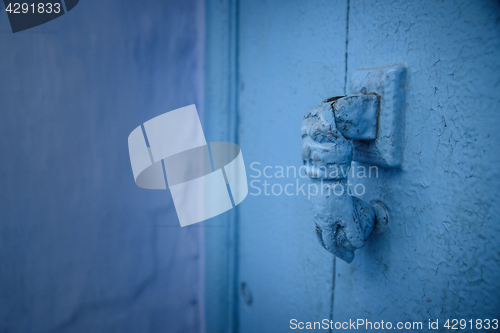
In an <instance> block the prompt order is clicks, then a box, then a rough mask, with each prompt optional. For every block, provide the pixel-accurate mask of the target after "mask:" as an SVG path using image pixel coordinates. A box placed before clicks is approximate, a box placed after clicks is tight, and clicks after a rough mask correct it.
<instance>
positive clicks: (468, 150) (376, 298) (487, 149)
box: [206, 0, 500, 332]
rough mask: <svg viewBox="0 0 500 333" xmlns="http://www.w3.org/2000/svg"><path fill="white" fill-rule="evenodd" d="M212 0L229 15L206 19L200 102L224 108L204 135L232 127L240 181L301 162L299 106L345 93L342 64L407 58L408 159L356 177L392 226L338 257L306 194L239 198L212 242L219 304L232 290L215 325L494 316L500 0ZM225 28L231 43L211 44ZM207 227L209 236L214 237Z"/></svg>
mask: <svg viewBox="0 0 500 333" xmlns="http://www.w3.org/2000/svg"><path fill="white" fill-rule="evenodd" d="M207 3H208V4H209V6H212V7H214V8H218V9H219V10H218V11H217V10H215V11H211V12H208V11H207V19H208V20H209V21H210V20H211V21H213V22H224V24H225V25H224V26H222V27H220V26H218V27H214V25H207V27H208V28H209V30H208V39H207V41H208V43H207V52H211V53H207V54H212V56H209V57H207V59H208V61H207V73H209V74H211V75H209V76H207V77H206V79H207V90H206V92H207V96H206V101H208V102H206V106H207V107H208V106H215V105H218V106H221V107H220V108H218V109H217V108H213V110H209V112H211V114H210V118H209V119H214V118H215V119H217V120H218V121H217V122H215V121H214V122H213V123H211V124H212V125H211V126H212V128H214V129H215V130H214V131H213V132H214V133H223V131H222V130H223V129H227V128H231V126H233V127H234V126H236V127H237V134H236V138H237V140H238V143H239V145H240V146H241V148H242V153H243V157H244V159H245V163H246V166H247V173H248V174H249V176H250V175H256V172H255V171H253V170H252V169H251V168H250V165H251V163H253V162H260V163H261V164H260V171H262V169H263V167H264V166H273V167H275V166H296V167H297V168H298V167H299V166H300V165H301V163H302V161H301V155H300V153H301V138H300V123H301V120H302V117H303V115H304V114H305V113H306V112H307V110H308V109H310V108H311V107H313V106H315V105H316V104H318V103H320V102H321V101H322V100H323V99H325V98H328V97H332V96H338V95H343V94H344V92H345V90H344V89H345V86H346V87H347V91H348V87H349V76H350V74H351V73H352V72H354V71H355V70H357V69H360V68H371V67H379V66H387V65H393V64H396V63H404V64H406V66H407V68H408V81H407V105H406V111H405V128H404V131H405V148H404V166H403V169H402V170H400V171H396V170H383V169H379V177H377V178H372V179H352V182H353V183H354V184H356V182H358V183H362V184H364V185H365V186H366V189H367V191H366V194H365V195H364V196H363V199H365V200H366V201H368V202H371V201H375V200H376V201H381V202H382V203H384V204H385V206H386V207H387V208H388V212H389V217H390V221H389V226H388V230H387V231H386V232H385V233H384V234H381V235H374V236H372V237H371V238H370V240H369V241H368V243H367V244H366V246H365V247H364V248H362V249H360V250H358V251H357V252H356V258H355V260H354V262H353V263H352V264H350V265H348V264H346V263H344V262H342V261H340V260H338V259H334V257H333V256H332V255H331V254H329V253H328V252H326V251H325V250H324V249H323V248H322V247H321V245H320V244H319V243H318V242H317V240H316V236H315V232H314V223H313V212H312V205H311V203H310V202H309V201H307V197H304V196H302V197H297V196H290V197H287V196H284V195H281V196H274V195H269V196H266V195H264V194H261V195H260V196H252V195H249V196H248V198H247V199H246V200H245V201H244V202H243V203H242V204H240V205H239V206H238V209H237V212H238V213H237V214H236V215H235V216H234V217H232V218H227V220H228V221H229V223H231V224H232V225H235V228H236V231H235V232H234V231H231V230H227V232H226V233H225V234H224V233H223V232H221V234H223V235H224V236H225V237H226V238H223V237H220V238H219V239H223V240H224V242H221V243H220V244H222V245H220V246H219V247H216V246H214V247H213V248H207V250H208V252H209V257H215V258H216V259H220V261H219V262H218V263H219V265H218V266H217V267H218V268H219V270H218V272H219V273H220V274H221V275H223V274H225V275H224V277H225V279H223V278H220V279H219V280H218V282H219V283H220V284H225V286H226V287H227V288H228V289H229V290H230V292H232V293H233V296H234V297H236V299H237V301H236V302H235V303H234V305H233V306H232V308H233V312H231V311H228V310H227V309H226V308H225V307H224V305H227V304H229V303H228V302H229V300H233V298H231V295H229V296H227V297H226V300H227V302H226V303H224V302H223V301H221V300H220V299H219V300H218V302H214V303H210V304H215V306H214V307H212V308H211V310H210V311H212V312H213V313H215V314H217V313H218V315H219V317H221V318H224V317H227V314H228V313H229V314H231V315H232V316H235V318H232V317H229V318H231V319H232V320H233V322H235V324H234V325H233V327H232V328H231V327H229V328H227V327H225V328H226V329H227V330H226V331H231V329H233V330H235V328H234V327H237V329H239V331H240V332H257V331H258V332H283V331H287V330H288V329H289V327H290V326H289V321H290V319H292V318H296V319H297V320H299V321H321V320H322V319H325V318H326V319H332V320H334V321H346V320H347V321H348V320H349V319H357V318H363V319H368V320H372V321H380V320H384V321H393V322H397V321H422V322H427V320H428V319H434V320H435V319H439V320H440V322H441V326H440V327H441V328H442V327H443V326H442V325H443V324H444V321H445V320H446V319H449V318H459V319H461V318H463V319H467V320H469V319H476V318H483V319H485V318H490V319H492V318H498V317H499V316H500V312H499V309H500V303H499V301H498V297H499V295H500V284H499V282H498V278H499V277H500V266H499V253H500V242H498V237H499V236H500V224H499V223H498V222H499V221H498V216H499V213H500V211H499V209H500V202H499V196H498V188H500V178H499V173H498V167H497V165H498V162H499V158H500V154H499V150H498V146H499V144H500V134H499V133H500V132H499V131H498V125H499V124H500V113H499V110H500V95H499V91H500V90H499V88H500V79H499V76H498V73H500V42H499V41H500V38H499V37H500V25H499V22H500V5H499V3H498V2H497V1H473V2H467V1H424V2H423V3H422V2H409V1H392V2H386V1H363V0H344V1H332V2H322V1H314V2H304V1H301V2H299V1H247V0H241V1H228V2H223V3H224V4H227V3H228V4H227V6H226V7H225V9H224V8H222V9H221V8H220V7H221V6H222V5H220V6H219V7H217V6H218V5H217V4H218V3H219V2H218V1H208V2H207ZM231 6H233V7H234V8H236V9H232V8H233V7H231ZM228 17H229V18H230V19H228ZM231 18H232V19H233V20H235V21H236V22H237V23H236V24H229V23H230V22H231ZM218 19H220V20H218ZM222 19H224V20H222ZM228 22H229V23H228ZM224 29H225V30H224ZM220 31H226V33H227V34H228V35H230V36H233V37H232V38H233V39H231V38H226V39H217V38H216V37H217V36H218V33H220ZM226 37H227V36H226ZM210 41H211V42H210ZM224 47H225V48H224ZM215 55H221V57H219V58H217V57H216V56H215ZM214 59H216V60H214ZM216 73H219V75H218V74H216ZM221 73H222V74H221ZM344 80H345V81H344ZM344 84H345V86H344ZM208 93H210V94H208ZM231 99H232V100H236V102H232V104H231V103H228V104H224V103H225V102H227V101H228V100H231ZM214 101H215V102H214ZM218 103H219V104H218ZM224 116H227V117H228V118H230V119H234V120H233V121H230V122H228V123H224V122H223V121H224V120H226V118H224ZM221 124H222V125H221ZM224 135H225V133H223V134H221V135H220V136H221V138H222V137H224V138H225V137H227V136H230V135H226V136H224ZM273 170H274V171H275V169H273ZM274 171H271V173H273V172H274ZM254 179H255V178H252V177H251V176H250V177H249V181H252V180H254ZM260 180H261V182H262V181H264V180H266V179H265V178H264V177H262V176H261V178H260ZM267 180H268V182H269V183H270V184H271V185H272V184H281V185H286V184H287V183H289V182H290V180H289V179H281V178H276V177H273V178H272V179H267ZM292 181H295V179H293V180H292ZM300 181H301V180H300V179H299V182H300ZM250 191H251V193H255V190H254V189H253V188H250ZM268 191H270V188H268ZM210 233H211V234H212V236H210ZM206 234H207V235H209V237H208V238H207V241H208V240H209V239H210V237H213V234H214V232H213V231H210V232H207V233H206ZM214 243H215V242H214ZM231 244H233V245H231ZM234 244H236V245H234ZM228 251H229V252H231V253H235V255H234V256H235V258H236V259H235V260H234V261H231V260H229V259H228V258H227V252H228ZM212 262H216V260H215V259H212ZM221 262H223V263H222V264H221ZM234 266H236V267H237V269H236V271H232V267H234ZM209 278H210V276H209ZM209 280H210V279H209ZM210 281H212V282H213V281H214V279H213V278H212V279H211V280H210ZM242 283H245V286H246V289H245V293H242V292H241V290H240V286H241V285H242ZM214 285H215V283H214ZM219 290H224V288H223V287H220V286H219ZM250 293H251V294H252V301H251V302H248V297H247V296H248V294H250ZM225 295H226V294H225ZM213 299H214V297H212V299H211V300H213ZM245 300H246V301H245ZM207 301H209V299H207ZM217 311H219V312H217ZM208 327H211V326H210V325H209V326H208ZM215 327H220V325H219V326H215ZM215 331H221V330H214V332H215ZM395 331H396V330H395Z"/></svg>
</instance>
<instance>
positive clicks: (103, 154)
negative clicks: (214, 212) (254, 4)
mask: <svg viewBox="0 0 500 333" xmlns="http://www.w3.org/2000/svg"><path fill="white" fill-rule="evenodd" d="M2 8H3V6H2ZM0 41H1V44H2V47H0V58H1V59H2V61H1V62H0V73H1V80H0V110H1V114H0V119H1V121H0V133H1V138H2V140H1V141H0V155H1V156H2V158H1V165H0V184H1V186H0V266H1V267H0V332H197V331H199V329H200V326H201V325H200V316H201V309H200V308H201V305H202V304H201V302H200V301H201V299H200V292H201V291H200V281H201V280H200V276H199V267H200V266H199V265H200V255H201V252H200V250H201V245H200V237H201V233H200V230H199V229H193V228H179V227H178V226H179V223H178V221H177V216H176V214H175V211H174V209H173V204H172V199H171V197H170V194H169V192H168V190H167V191H147V190H142V189H140V188H139V187H137V186H136V185H135V184H134V181H133V177H132V170H131V167H130V160H129V157H128V151H127V137H128V134H129V133H130V131H131V130H133V129H134V128H135V127H136V126H138V124H141V123H143V122H144V121H146V120H148V119H151V118H152V117H154V116H157V115H159V114H162V113H164V112H166V111H169V110H173V109H176V108H179V107H182V106H185V105H189V104H193V103H197V104H198V105H200V103H201V101H202V89H201V87H200V83H201V81H202V80H201V78H202V72H201V66H200V64H201V61H202V45H203V44H202V42H203V3H202V2H201V1H183V2H174V1H167V2H163V1H152V0H150V1H141V2H136V1H94V0H85V1H80V3H79V4H78V6H76V7H75V8H74V9H73V10H72V11H71V12H69V13H68V14H67V15H64V16H62V17H60V18H58V19H57V20H54V21H52V22H49V23H47V24H45V25H42V26H40V27H37V28H34V29H31V30H28V31H26V32H21V33H18V34H12V32H11V31H10V27H9V25H8V21H7V16H6V15H5V13H0ZM157 225H162V226H157Z"/></svg>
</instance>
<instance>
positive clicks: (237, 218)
mask: <svg viewBox="0 0 500 333" xmlns="http://www.w3.org/2000/svg"><path fill="white" fill-rule="evenodd" d="M233 3H234V7H235V8H234V32H233V33H234V39H233V40H234V49H233V50H234V65H233V66H234V67H233V69H234V71H235V73H234V82H233V89H234V102H233V105H232V107H233V108H234V117H235V119H234V120H233V122H234V130H235V133H234V135H235V141H234V142H235V143H236V144H239V143H240V142H239V132H240V131H239V128H240V117H239V87H240V82H239V81H240V76H239V47H240V45H239V33H240V31H239V26H240V2H239V0H234V2H233ZM233 204H234V203H233ZM234 210H235V211H234V216H235V219H234V220H235V221H234V222H235V223H234V224H235V226H234V234H233V237H234V259H233V260H234V261H233V265H234V267H233V270H234V274H233V277H234V281H233V304H234V312H233V321H234V326H233V332H235V333H237V332H239V330H240V299H239V281H240V277H239V272H240V270H239V253H240V239H239V238H240V235H239V234H240V232H239V231H240V210H239V207H238V206H236V207H234Z"/></svg>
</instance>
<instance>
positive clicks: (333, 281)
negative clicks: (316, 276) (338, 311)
mask: <svg viewBox="0 0 500 333" xmlns="http://www.w3.org/2000/svg"><path fill="white" fill-rule="evenodd" d="M335 263H336V257H335V256H334V257H333V274H332V295H331V296H330V323H331V322H332V320H333V301H334V295H335ZM328 332H330V333H331V332H332V325H330V329H329V331H328Z"/></svg>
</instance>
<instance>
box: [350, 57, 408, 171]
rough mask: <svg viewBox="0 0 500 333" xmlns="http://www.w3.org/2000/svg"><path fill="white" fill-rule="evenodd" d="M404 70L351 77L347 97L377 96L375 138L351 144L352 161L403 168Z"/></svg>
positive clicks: (376, 70)
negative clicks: (378, 101) (357, 95)
mask: <svg viewBox="0 0 500 333" xmlns="http://www.w3.org/2000/svg"><path fill="white" fill-rule="evenodd" d="M405 85H406V68H405V67H404V66H403V65H396V66H389V67H380V68H373V69H362V70H358V71H356V72H354V73H353V74H352V76H351V81H350V91H349V94H377V95H378V96H379V97H380V106H379V110H378V121H377V124H378V125H377V138H376V139H375V140H370V141H365V140H363V141H361V140H354V141H353V147H354V152H353V160H354V161H358V162H364V163H370V164H374V165H378V166H382V167H386V168H401V167H402V165H403V141H404V111H405V107H406V98H405Z"/></svg>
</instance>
